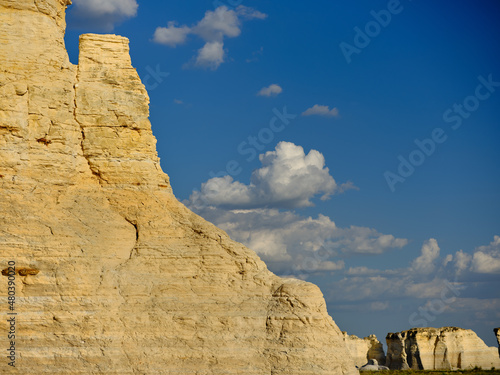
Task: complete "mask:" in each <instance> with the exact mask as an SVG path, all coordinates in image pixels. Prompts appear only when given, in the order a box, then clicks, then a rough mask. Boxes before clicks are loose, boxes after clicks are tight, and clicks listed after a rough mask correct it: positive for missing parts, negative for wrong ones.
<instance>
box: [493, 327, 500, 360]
mask: <svg viewBox="0 0 500 375" xmlns="http://www.w3.org/2000/svg"><path fill="white" fill-rule="evenodd" d="M493 332H495V336H496V337H497V343H498V356H499V357H500V327H499V328H495V329H493Z"/></svg>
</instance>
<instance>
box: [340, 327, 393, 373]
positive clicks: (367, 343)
mask: <svg viewBox="0 0 500 375" xmlns="http://www.w3.org/2000/svg"><path fill="white" fill-rule="evenodd" d="M342 334H343V335H344V341H345V343H346V345H347V349H348V350H349V353H351V356H352V358H353V360H354V364H355V365H356V366H357V367H361V366H363V365H366V364H367V363H369V361H370V360H372V359H374V360H376V361H377V364H379V365H384V364H385V353H384V347H383V345H382V343H381V342H380V341H378V339H377V336H375V335H370V336H367V337H365V338H362V339H361V338H359V337H358V336H356V335H349V334H348V333H347V332H342Z"/></svg>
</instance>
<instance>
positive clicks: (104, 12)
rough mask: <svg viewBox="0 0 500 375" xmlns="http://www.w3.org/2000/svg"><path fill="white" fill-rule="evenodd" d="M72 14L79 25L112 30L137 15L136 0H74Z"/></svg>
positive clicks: (137, 6)
mask: <svg viewBox="0 0 500 375" xmlns="http://www.w3.org/2000/svg"><path fill="white" fill-rule="evenodd" d="M73 3H74V7H73V10H72V13H71V14H72V15H73V16H74V17H75V21H76V22H75V25H76V26H77V27H83V26H89V27H95V28H98V29H102V30H105V31H111V30H113V29H114V27H115V25H116V24H117V23H120V22H123V21H125V20H127V19H129V18H132V17H135V16H136V15H137V9H138V8H139V5H138V4H137V1H136V0H106V1H103V0H73Z"/></svg>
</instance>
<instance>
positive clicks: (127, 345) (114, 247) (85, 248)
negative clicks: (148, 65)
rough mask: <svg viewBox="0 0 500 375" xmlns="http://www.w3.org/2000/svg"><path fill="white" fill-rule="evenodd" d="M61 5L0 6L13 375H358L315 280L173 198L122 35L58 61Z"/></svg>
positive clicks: (89, 38) (1, 211)
mask: <svg viewBox="0 0 500 375" xmlns="http://www.w3.org/2000/svg"><path fill="white" fill-rule="evenodd" d="M69 3H70V1H69V0H15V1H14V0H0V24H1V27H0V67H1V69H0V82H1V85H0V104H1V105H0V194H1V196H2V199H1V200H0V262H1V263H2V264H4V266H3V267H2V269H4V268H5V267H7V263H8V262H9V261H15V262H16V267H17V268H19V269H23V270H24V271H23V272H22V273H21V272H17V273H16V286H17V290H16V293H17V294H16V295H17V302H16V312H17V313H18V321H19V322H22V324H19V325H18V332H17V334H18V340H17V349H18V351H19V353H20V355H19V356H18V357H17V363H16V366H17V368H21V369H22V370H23V372H24V373H43V372H47V371H48V372H50V373H53V374H96V373H103V374H111V373H116V374H185V375H188V374H214V375H215V374H255V375H257V374H258V375H262V374H269V375H271V374H273V375H280V374H290V373H293V374H295V375H313V374H314V375H318V374H319V375H326V374H329V375H330V374H356V373H357V371H356V369H355V367H354V363H353V362H352V360H351V358H350V356H349V354H348V353H347V350H346V347H345V344H344V342H343V340H342V334H341V332H340V330H339V329H338V328H337V326H336V324H335V323H334V321H333V320H332V318H331V317H330V316H329V315H328V313H327V311H326V305H325V302H324V299H323V296H322V294H321V292H320V290H319V289H318V288H317V287H316V286H315V285H312V284H309V283H306V282H302V281H298V280H290V279H287V280H285V279H281V278H279V277H277V276H275V275H274V274H272V273H271V272H269V271H268V270H267V268H266V266H265V264H264V263H263V262H262V261H261V260H260V259H259V258H258V257H257V256H256V254H255V253H254V252H252V251H250V250H248V249H247V248H245V247H244V246H243V245H241V244H238V243H236V242H234V241H232V240H231V239H230V238H229V237H228V236H227V234H226V233H224V232H223V231H222V230H220V229H218V228H216V227H215V226H213V225H212V224H210V223H208V222H206V221H205V220H203V219H202V218H200V217H198V216H197V215H195V214H194V213H192V212H191V211H189V210H188V209H187V208H186V207H184V206H183V205H182V204H181V203H179V202H178V201H177V199H176V198H175V196H174V195H173V193H172V190H171V187H170V182H169V179H168V176H167V175H166V174H164V173H163V172H162V170H161V167H160V164H159V159H158V156H157V153H156V147H155V144H156V139H155V138H154V136H153V134H152V131H151V125H150V123H149V120H148V116H149V110H148V103H149V99H148V96H147V92H146V90H145V89H144V86H143V84H142V83H141V81H140V79H139V77H138V75H137V73H136V71H135V69H134V68H133V67H132V65H131V61H130V56H129V53H128V40H127V39H126V38H122V37H118V36H114V35H84V36H82V37H81V39H80V60H79V65H78V66H75V65H73V64H71V63H70V62H69V59H68V56H67V52H66V49H65V46H64V30H65V20H64V15H65V9H66V6H67V5H68V4H69ZM28 271H29V272H28ZM35 271H36V272H35ZM7 274H8V272H7ZM0 284H1V285H0V293H1V296H2V298H3V300H4V302H5V303H4V305H5V304H6V296H7V277H5V276H0ZM6 324H7V323H6V322H5V321H1V322H0V328H1V329H2V330H6V329H7V325H6ZM3 340H5V338H4V339H3ZM2 342H3V341H2ZM4 344H5V345H4V347H5V348H7V346H6V342H4ZM2 371H4V373H9V371H11V372H12V373H17V372H16V370H15V369H10V368H4V369H3V370H2Z"/></svg>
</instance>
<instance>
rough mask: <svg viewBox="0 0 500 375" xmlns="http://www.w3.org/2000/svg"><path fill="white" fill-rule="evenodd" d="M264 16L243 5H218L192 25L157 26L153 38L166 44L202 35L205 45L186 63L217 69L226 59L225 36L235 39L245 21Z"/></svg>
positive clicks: (173, 43) (172, 23)
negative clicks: (230, 7)
mask: <svg viewBox="0 0 500 375" xmlns="http://www.w3.org/2000/svg"><path fill="white" fill-rule="evenodd" d="M266 17H267V15H265V14H264V13H261V12H259V11H257V10H254V9H252V8H249V7H245V6H242V5H240V6H238V7H237V8H236V9H235V10H233V9H228V8H227V7H226V6H220V7H218V8H217V9H215V10H213V11H212V10H209V11H207V12H206V13H205V16H204V17H203V18H202V19H201V20H200V21H199V22H198V23H196V24H195V25H193V26H186V25H183V26H180V27H178V26H177V23H176V22H175V21H170V22H168V24H167V27H158V28H157V29H156V31H155V33H154V36H153V41H154V42H156V43H159V44H163V45H166V46H169V47H176V46H178V45H180V44H184V43H185V42H186V40H187V36H188V35H189V34H193V35H196V36H198V37H199V38H201V39H202V40H203V41H204V42H205V45H204V46H203V47H202V48H200V49H199V50H198V54H197V55H196V56H195V57H194V58H193V60H192V61H191V62H190V63H187V64H186V65H185V66H186V67H190V66H194V67H201V68H209V69H217V68H218V67H219V66H220V65H221V64H222V63H223V62H224V61H225V55H226V53H225V50H224V39H225V38H236V37H238V36H239V35H240V34H241V27H242V23H243V21H244V20H251V19H264V18H266Z"/></svg>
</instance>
